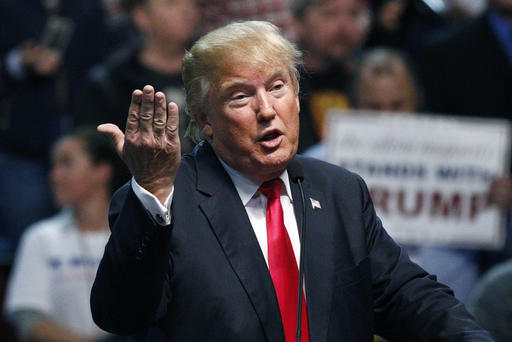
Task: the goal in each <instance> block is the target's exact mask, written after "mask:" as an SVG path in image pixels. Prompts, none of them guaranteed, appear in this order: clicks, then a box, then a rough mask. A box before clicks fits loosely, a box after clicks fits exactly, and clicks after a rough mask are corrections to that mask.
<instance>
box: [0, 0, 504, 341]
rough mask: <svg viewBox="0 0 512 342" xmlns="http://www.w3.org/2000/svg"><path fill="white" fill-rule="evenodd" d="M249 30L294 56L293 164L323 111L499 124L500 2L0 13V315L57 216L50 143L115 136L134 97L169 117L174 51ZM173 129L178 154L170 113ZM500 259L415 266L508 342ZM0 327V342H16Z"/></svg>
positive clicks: (369, 1) (40, 0)
mask: <svg viewBox="0 0 512 342" xmlns="http://www.w3.org/2000/svg"><path fill="white" fill-rule="evenodd" d="M249 19H250V20H268V21H271V22H273V23H274V24H276V25H277V26H279V27H280V28H281V30H282V32H283V33H284V34H285V36H286V37H287V38H288V39H290V40H292V41H294V42H296V44H297V45H298V46H299V47H300V48H301V50H302V51H303V53H304V65H303V67H302V68H301V90H300V101H301V113H300V115H301V131H300V146H299V152H305V151H308V150H309V151H311V149H312V148H313V149H314V148H318V146H319V143H320V142H321V140H322V137H323V131H322V130H323V120H324V118H325V113H326V111H327V110H329V109H331V108H343V109H347V108H366V109H375V110H391V111H407V112H410V111H413V112H428V113H438V114H443V115H444V114H450V115H462V116H472V117H484V118H502V119H506V120H510V119H511V118H512V1H510V0H252V1H251V0H231V1H218V0H127V1H124V0H75V1H61V0H19V1H16V2H14V1H8V0H1V1H0V227H1V228H0V267H1V274H0V302H1V303H0V304H2V306H3V298H4V293H5V289H6V287H7V283H8V281H9V275H10V273H11V269H12V265H13V262H14V260H15V256H16V249H17V246H18V241H19V240H20V238H21V236H22V234H24V232H26V231H27V227H29V226H30V225H32V224H33V223H35V222H38V221H40V220H42V219H44V218H47V217H49V216H51V215H53V214H54V213H56V212H57V210H58V209H59V208H58V206H57V205H56V204H53V201H52V194H51V191H50V187H49V182H48V175H49V171H50V168H51V165H52V164H51V160H50V158H49V155H50V151H51V149H52V146H54V144H55V142H56V141H58V139H59V138H60V137H62V136H63V135H66V134H69V133H70V132H71V131H72V130H73V129H74V128H75V127H77V126H79V125H80V126H81V125H88V124H90V125H97V124H99V123H104V122H113V123H116V124H118V125H119V126H120V127H121V128H124V120H125V117H126V110H127V106H128V104H129V98H130V96H131V92H132V91H133V89H135V88H139V89H142V87H143V86H144V85H145V84H152V85H153V86H155V88H156V89H158V90H161V91H164V93H165V94H166V96H167V98H168V99H169V100H172V101H174V102H176V103H177V104H178V106H179V107H180V109H183V108H184V105H183V104H184V93H183V89H182V85H181V76H180V61H181V58H182V57H183V54H184V51H185V49H186V48H187V47H188V46H190V45H191V43H192V42H193V41H194V39H195V38H196V37H198V36H199V35H201V34H202V33H204V32H207V31H209V30H211V29H213V28H215V27H218V26H221V25H224V24H226V23H228V22H231V21H234V20H249ZM180 120H181V125H180V126H181V127H180V135H181V138H182V141H183V148H182V150H183V152H188V151H190V150H191V149H192V148H193V142H192V141H191V140H190V139H189V138H187V137H186V136H185V134H184V133H185V131H186V126H187V124H188V121H189V118H188V117H187V116H186V114H185V112H184V111H183V110H182V113H180ZM308 153H310V152H308ZM489 196H490V199H491V201H493V202H494V203H495V204H496V205H498V206H499V207H500V208H501V210H502V211H503V215H505V216H509V212H510V206H511V202H512V183H511V181H510V177H509V175H501V177H499V178H497V179H496V181H495V182H494V183H493V184H492V186H491V188H490V191H489ZM508 240H511V238H510V234H509V235H508ZM511 245H512V244H511V243H510V242H509V241H508V242H507V243H506V244H505V247H504V249H503V250H501V251H498V252H494V253H489V252H484V251H466V250H453V249H449V248H448V249H446V248H444V249H436V248H428V249H425V250H423V252H422V253H424V255H426V256H425V258H424V260H427V261H430V262H431V263H433V264H435V262H433V260H435V259H436V257H439V256H442V258H440V260H442V261H439V262H437V265H439V263H441V262H443V263H448V264H444V265H445V266H446V265H450V264H451V265H457V266H456V267H457V270H458V271H460V276H459V274H458V273H457V274H456V275H457V277H453V275H452V278H456V279H455V280H457V281H459V282H460V281H462V282H463V283H462V284H455V283H453V284H450V282H451V280H450V279H447V278H446V279H443V277H444V276H441V275H440V279H441V281H445V282H447V283H449V285H452V286H453V287H455V295H456V296H458V297H459V298H460V299H462V300H463V301H464V302H466V303H467V304H468V305H469V306H470V308H473V312H474V313H476V314H477V316H478V317H477V318H478V319H479V320H480V321H481V322H482V324H484V325H485V327H486V328H488V329H490V330H491V333H493V335H494V337H495V338H496V340H497V341H505V340H507V341H510V340H512V339H511V334H512V332H511V331H510V330H512V329H510V326H512V322H510V321H508V330H509V332H508V335H506V334H505V335H500V334H504V333H502V332H500V330H503V328H502V326H503V325H504V326H505V327H507V322H504V321H503V320H504V319H505V318H506V317H508V319H510V317H511V310H512V305H505V303H510V298H512V285H510V284H512V282H510V281H508V282H506V281H505V282H504V281H503V279H510V277H511V273H512V265H511V264H510V262H508V264H507V263H502V262H505V261H506V260H507V259H510V257H511V255H512V247H511ZM411 252H413V250H412V249H411ZM497 264H499V265H498V266H497V268H494V269H492V270H491V272H490V273H487V274H486V271H488V270H490V269H491V268H493V266H495V265H497ZM425 267H426V268H427V270H429V267H432V269H433V270H434V271H437V270H436V269H435V265H433V266H429V267H427V266H425ZM445 268H446V267H445ZM440 271H442V270H440ZM434 273H436V272H434ZM452 273H453V272H452ZM463 274H466V275H468V277H467V278H465V277H463V276H462V275H463ZM481 279H482V280H481ZM480 280H481V281H480ZM507 283H508V284H509V285H508V286H507V285H506V284H507ZM496 284H498V285H496ZM459 287H460V290H457V288H459ZM489 289H491V290H489ZM503 297H505V298H508V299H507V300H508V302H507V301H505V300H503ZM493 305H494V306H493ZM1 317H2V319H1V320H0V336H1V337H2V341H18V340H19V337H18V336H17V334H16V333H15V329H14V328H13V326H12V325H11V323H9V321H8V320H7V318H6V316H5V314H3V315H2V316H1ZM491 317H492V318H491ZM505 330H506V329H505ZM500 338H501V339H500ZM89 340H93V339H92V338H91V339H89Z"/></svg>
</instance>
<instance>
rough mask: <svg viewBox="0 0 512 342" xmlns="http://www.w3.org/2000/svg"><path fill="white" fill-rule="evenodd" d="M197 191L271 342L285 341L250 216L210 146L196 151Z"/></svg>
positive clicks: (272, 290)
mask: <svg viewBox="0 0 512 342" xmlns="http://www.w3.org/2000/svg"><path fill="white" fill-rule="evenodd" d="M196 165H197V175H198V179H197V190H198V191H199V192H201V193H202V194H203V195H204V200H203V201H202V202H201V203H200V208H201V210H202V211H203V213H204V214H205V216H206V217H207V218H208V221H209V223H210V225H211V227H212V230H213V232H214V233H215V235H216V237H217V240H218V241H219V244H220V246H221V247H222V249H223V250H224V253H225V255H226V258H227V260H228V262H229V263H230V265H231V267H232V268H233V271H234V272H235V273H236V274H237V276H238V279H239V280H240V282H241V284H242V286H243V287H244V289H245V291H246V292H247V295H248V296H249V298H250V301H251V303H252V305H253V307H254V309H255V311H256V313H257V315H258V317H259V319H260V322H261V324H262V326H263V330H264V332H265V334H266V336H267V339H268V340H269V341H284V333H283V328H282V323H281V315H280V312H279V307H278V304H277V298H276V295H275V291H274V286H273V283H272V279H271V277H270V273H269V271H268V267H267V264H266V262H265V259H264V257H263V253H262V252H261V248H260V246H259V244H258V241H257V239H256V236H255V234H254V231H253V229H252V226H251V223H250V221H249V217H248V216H247V213H246V211H245V208H244V206H243V204H242V201H241V200H240V197H239V196H238V193H237V192H236V189H235V187H234V185H233V183H232V181H231V178H230V177H229V175H228V174H227V173H226V171H225V170H224V168H223V167H222V165H221V164H220V162H219V160H218V159H217V157H216V156H215V154H214V152H213V150H212V149H211V147H210V145H209V144H207V143H203V146H201V147H200V148H199V149H198V150H197V164H196Z"/></svg>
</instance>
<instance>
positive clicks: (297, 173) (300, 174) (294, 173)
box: [287, 159, 304, 183]
mask: <svg viewBox="0 0 512 342" xmlns="http://www.w3.org/2000/svg"><path fill="white" fill-rule="evenodd" d="M287 169H288V176H290V179H291V180H292V182H294V183H297V182H298V181H299V180H300V181H301V182H302V181H303V180H304V170H303V169H302V164H301V163H299V162H298V161H296V160H295V159H292V161H290V163H289V164H288V168H287Z"/></svg>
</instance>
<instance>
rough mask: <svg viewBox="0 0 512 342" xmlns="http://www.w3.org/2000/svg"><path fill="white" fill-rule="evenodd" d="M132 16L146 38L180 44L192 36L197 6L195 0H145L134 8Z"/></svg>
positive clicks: (164, 42) (197, 16)
mask: <svg viewBox="0 0 512 342" xmlns="http://www.w3.org/2000/svg"><path fill="white" fill-rule="evenodd" d="M133 16H134V21H135V24H136V26H137V27H138V29H139V30H141V31H142V32H144V33H145V34H146V35H147V38H148V39H153V40H154V41H156V42H160V43H161V44H169V42H172V44H173V45H182V44H185V43H187V42H188V41H189V40H191V39H192V38H193V36H194V33H195V30H196V26H197V23H198V20H199V8H198V6H197V5H196V1H195V0H147V1H146V2H145V3H144V4H143V5H140V6H138V7H135V8H134V11H133Z"/></svg>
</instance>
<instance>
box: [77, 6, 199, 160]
mask: <svg viewBox="0 0 512 342" xmlns="http://www.w3.org/2000/svg"><path fill="white" fill-rule="evenodd" d="M124 5H125V6H126V9H127V10H128V11H130V14H131V16H132V19H133V23H134V25H135V27H136V28H137V29H138V30H139V32H140V33H141V36H142V41H140V42H137V43H136V44H134V45H133V46H129V47H128V48H127V49H123V50H121V51H118V52H117V53H116V54H114V55H113V56H112V57H111V58H109V59H108V60H107V61H106V62H104V63H102V64H99V65H97V66H96V67H94V68H93V69H92V70H91V72H90V74H89V77H88V80H87V84H86V88H85V91H84V98H83V102H82V105H81V106H80V109H79V110H78V111H77V114H76V116H75V119H74V122H75V124H77V125H81V124H86V123H91V124H94V125H98V124H101V123H107V122H108V123H114V124H116V125H117V126H119V128H121V129H122V130H123V131H124V128H125V123H126V116H127V111H128V108H127V107H126V103H129V102H130V98H131V95H132V92H133V90H134V89H142V88H143V87H144V86H145V85H146V84H152V85H153V86H154V87H155V88H156V89H157V90H160V91H163V92H164V93H165V94H166V98H167V99H168V100H169V101H174V102H176V104H177V105H178V107H179V108H181V109H182V110H181V112H180V139H181V151H182V153H185V152H190V151H191V150H192V148H193V147H194V144H193V143H192V141H191V140H190V139H189V138H185V132H186V127H187V126H188V122H189V117H188V116H187V115H186V114H185V111H184V110H183V109H184V108H185V93H184V90H183V83H182V80H181V59H182V58H183V55H184V53H185V49H186V48H187V47H188V45H189V43H190V42H191V40H192V39H193V38H194V35H195V33H196V28H197V23H198V21H199V9H198V7H197V5H196V3H195V1H194V0H175V1H163V0H126V1H124Z"/></svg>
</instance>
